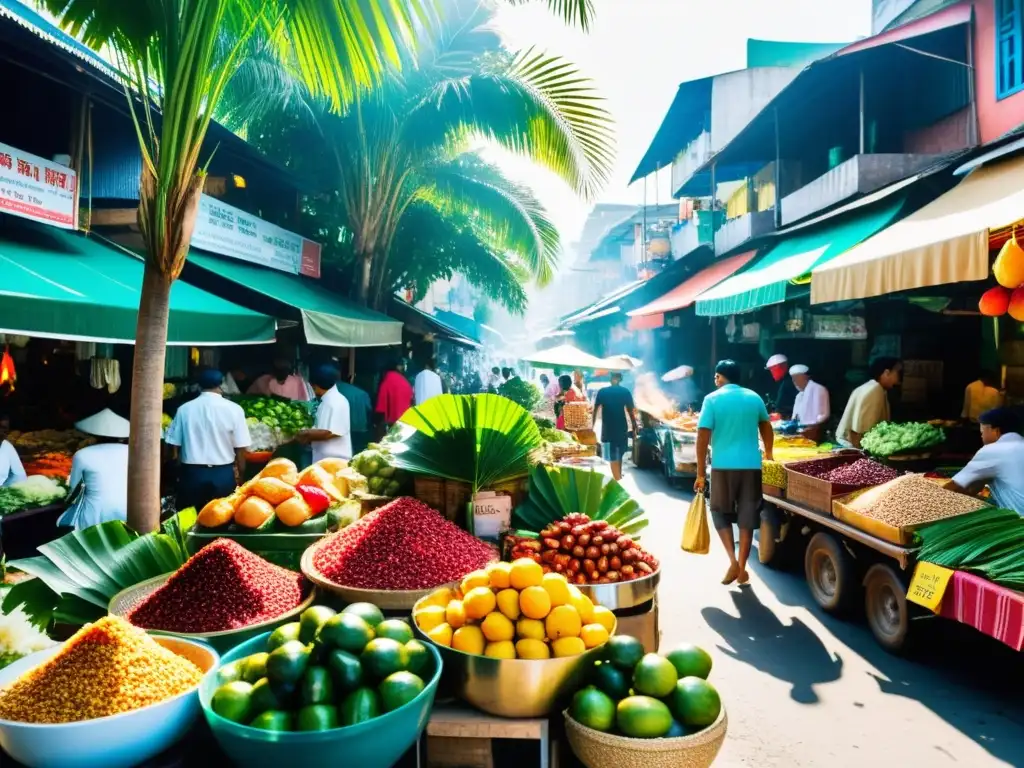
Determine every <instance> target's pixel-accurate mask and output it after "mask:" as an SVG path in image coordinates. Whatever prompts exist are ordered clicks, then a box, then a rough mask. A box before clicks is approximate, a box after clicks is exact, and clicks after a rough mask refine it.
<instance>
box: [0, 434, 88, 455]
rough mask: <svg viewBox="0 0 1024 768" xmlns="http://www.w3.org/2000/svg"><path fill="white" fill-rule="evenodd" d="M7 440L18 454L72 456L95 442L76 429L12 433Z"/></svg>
mask: <svg viewBox="0 0 1024 768" xmlns="http://www.w3.org/2000/svg"><path fill="white" fill-rule="evenodd" d="M7 439H8V440H9V441H10V442H11V445H13V446H14V447H15V448H17V449H18V453H20V454H33V453H46V452H48V451H55V452H57V453H65V454H68V455H70V454H72V453H74V452H75V451H78V450H81V449H82V448H85V447H86V446H89V445H92V444H93V443H95V442H96V438H95V437H90V436H89V435H86V434H85V433H83V432H79V431H78V430H77V429H63V430H61V429H41V430H38V431H36V432H17V431H12V432H11V433H10V434H8V436H7Z"/></svg>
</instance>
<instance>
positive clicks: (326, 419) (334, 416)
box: [296, 365, 352, 463]
mask: <svg viewBox="0 0 1024 768" xmlns="http://www.w3.org/2000/svg"><path fill="white" fill-rule="evenodd" d="M338 378H339V374H338V369H337V368H335V367H334V366H332V365H322V366H320V367H319V368H317V369H316V370H315V371H313V373H312V374H311V375H310V377H309V379H310V383H311V384H312V385H313V391H314V392H315V393H316V396H317V397H319V398H320V404H319V405H318V406H317V409H316V420H315V421H314V423H313V428H312V429H306V430H303V431H302V432H300V433H299V434H298V435H297V436H296V439H297V440H298V441H299V442H301V443H309V444H310V446H311V447H312V449H313V462H314V463H316V462H318V461H320V460H321V459H327V458H332V459H346V460H347V459H351V458H352V419H351V410H350V408H349V402H348V399H347V398H346V397H345V396H344V395H343V394H341V392H340V391H339V390H338V387H337V383H338Z"/></svg>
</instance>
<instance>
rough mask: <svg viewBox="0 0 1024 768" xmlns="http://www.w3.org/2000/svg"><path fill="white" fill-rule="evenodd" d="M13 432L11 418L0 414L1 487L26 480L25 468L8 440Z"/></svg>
mask: <svg viewBox="0 0 1024 768" xmlns="http://www.w3.org/2000/svg"><path fill="white" fill-rule="evenodd" d="M10 431H11V417H10V416H8V415H7V414H6V413H2V412H0V486H4V485H10V484H11V483H17V482H19V481H21V480H24V479H25V477H26V475H25V468H24V467H23V466H22V464H21V457H20V456H18V452H17V451H16V450H15V449H14V446H13V445H11V444H10V442H8V440H7V435H8V433H9V432H10Z"/></svg>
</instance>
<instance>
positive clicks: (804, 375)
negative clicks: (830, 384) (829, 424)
mask: <svg viewBox="0 0 1024 768" xmlns="http://www.w3.org/2000/svg"><path fill="white" fill-rule="evenodd" d="M809 374H810V370H809V369H808V368H807V366H806V365H794V366H793V367H792V368H790V369H789V375H790V376H791V377H792V378H793V385H794V386H795V387H796V399H795V400H794V401H793V421H795V422H797V423H798V424H800V425H801V426H805V427H815V426H817V425H819V424H824V423H825V422H826V421H828V420H829V417H830V416H831V415H832V408H831V406H830V404H829V399H828V390H827V389H825V387H823V386H822V385H821V384H819V383H818V382H816V381H814V380H813V379H811V377H810V375H809Z"/></svg>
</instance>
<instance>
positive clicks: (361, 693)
mask: <svg viewBox="0 0 1024 768" xmlns="http://www.w3.org/2000/svg"><path fill="white" fill-rule="evenodd" d="M338 715H339V718H340V720H341V724H342V725H355V724H356V723H365V722H366V721H367V720H372V719H373V718H375V717H379V716H380V697H379V696H378V695H377V692H376V691H375V690H373V688H357V689H356V690H354V691H352V693H350V694H349V695H348V696H346V697H345V699H344V701H342V702H341V706H340V707H338Z"/></svg>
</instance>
